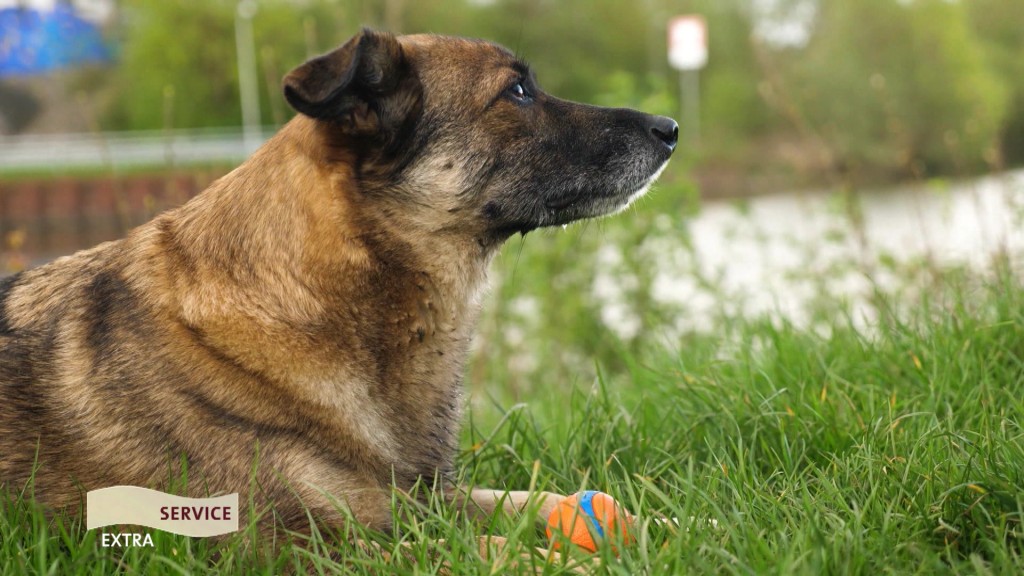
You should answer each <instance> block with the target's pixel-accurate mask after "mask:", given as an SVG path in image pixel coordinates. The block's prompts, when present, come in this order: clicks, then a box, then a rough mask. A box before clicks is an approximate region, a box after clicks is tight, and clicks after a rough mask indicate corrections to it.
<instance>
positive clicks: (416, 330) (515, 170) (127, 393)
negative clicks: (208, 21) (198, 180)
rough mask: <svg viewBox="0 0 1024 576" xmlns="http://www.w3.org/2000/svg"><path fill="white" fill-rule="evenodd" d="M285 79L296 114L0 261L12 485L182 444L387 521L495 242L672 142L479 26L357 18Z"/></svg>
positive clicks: (137, 471) (3, 442)
mask: <svg viewBox="0 0 1024 576" xmlns="http://www.w3.org/2000/svg"><path fill="white" fill-rule="evenodd" d="M516 82H519V83H520V84H521V85H522V86H523V87H525V88H526V89H527V92H526V93H528V94H529V98H528V99H523V98H519V91H518V90H517V89H516V88H515V83H516ZM510 91H511V92H510ZM285 95H286V97H287V98H288V100H289V102H290V103H291V104H292V105H293V106H295V107H296V108H297V109H298V110H299V111H300V112H302V114H300V115H298V116H296V117H295V118H294V119H293V120H292V121H291V122H289V123H288V124H287V125H286V126H284V127H283V128H282V129H281V130H280V132H279V133H278V134H277V135H276V136H274V137H273V138H272V139H271V140H270V141H269V142H267V144H266V145H264V146H263V147H262V148H261V149H259V150H258V151H257V152H256V153H255V154H254V155H253V156H252V158H250V159H249V160H248V161H246V162H245V163H244V164H242V165H241V166H239V167H238V168H237V169H236V170H234V171H233V172H231V173H230V174H228V175H227V176H225V177H223V178H221V179H220V180H218V181H217V182H215V183H214V184H213V185H212V186H211V187H210V188H209V189H207V190H206V191H204V192H203V193H202V194H200V195H199V196H197V197H196V198H194V199H193V200H192V201H190V202H188V203H187V204H185V205H183V206H181V207H179V208H177V209H174V210H171V211H168V212H166V213H164V214H162V215H160V216H158V217H157V218H156V219H154V220H153V221H151V222H149V223H147V224H145V225H143V226H141V227H139V228H137V229H135V230H134V231H133V232H132V233H131V234H130V235H129V236H128V237H127V238H124V239H122V240H118V241H115V242H108V243H106V244H102V245H100V246H97V247H95V248H92V249H90V250H86V251H83V252H79V253H77V254H74V255H72V256H68V257H65V258H61V259H59V260H56V261H54V262H52V263H50V264H47V265H45V266H42V267H40V268H37V269H34V270H29V271H26V272H23V273H21V274H18V275H16V276H13V277H11V278H8V279H5V280H2V281H0V483H3V484H4V486H5V487H6V488H7V489H8V490H12V491H17V490H20V489H21V487H22V486H24V485H25V484H26V483H27V482H28V480H29V476H30V474H32V473H33V472H34V483H33V485H34V494H35V497H36V499H37V500H39V501H41V502H43V503H45V504H46V505H48V506H52V507H62V506H68V505H74V504H77V503H78V502H79V501H80V498H81V494H82V491H84V490H91V489H96V488H101V487H106V486H112V485H118V484H130V485H138V486H149V487H154V488H162V487H166V486H167V483H168V479H169V478H170V477H172V476H173V473H172V474H169V471H173V470H174V469H175V465H176V463H177V462H178V459H179V458H181V457H184V458H185V459H186V461H187V465H188V471H189V476H190V478H191V484H190V489H189V492H190V493H191V494H193V495H206V494H220V493H230V492H242V493H248V489H249V486H250V477H251V476H252V474H253V470H254V469H255V479H256V481H257V483H258V486H259V489H258V491H257V494H256V498H257V502H258V503H259V504H261V505H270V504H273V505H274V506H275V509H276V511H277V515H278V518H279V519H280V520H281V521H282V522H283V523H284V524H285V525H286V526H289V527H292V528H297V529H301V528H302V526H303V525H304V524H305V523H306V516H305V511H304V509H303V506H302V505H300V501H301V503H302V504H304V505H305V506H306V507H309V509H310V510H311V511H312V512H313V514H314V515H315V516H317V517H319V518H321V519H324V520H326V521H328V522H341V521H342V520H343V518H342V516H343V515H342V514H341V513H340V512H339V511H338V510H337V509H336V507H335V505H334V503H332V502H331V498H329V497H327V496H325V494H326V495H330V496H331V497H333V498H337V499H338V501H340V502H341V503H342V504H343V505H344V506H346V507H347V508H348V510H349V511H350V512H351V513H352V514H353V515H354V517H355V518H356V519H358V520H359V521H360V522H363V523H365V524H367V525H369V526H372V527H376V528H382V529H383V528H387V527H388V526H389V523H390V521H391V517H392V515H391V510H390V502H391V492H390V491H391V489H392V486H393V485H394V486H397V487H398V488H400V489H409V488H410V487H411V486H412V485H413V484H414V483H416V482H417V481H421V480H425V481H426V482H427V483H428V484H436V485H437V486H438V487H442V486H444V485H446V484H448V482H449V481H450V480H451V479H452V476H453V457H454V454H455V451H456V445H457V441H458V431H459V421H460V417H461V408H462V398H461V395H462V386H461V375H462V372H463V363H464V361H465V358H466V355H467V351H468V347H469V343H470V339H471V337H472V333H473V327H474V325H475V323H476V318H477V315H478V312H479V307H480V297H481V295H482V293H483V291H484V290H485V288H486V271H487V266H488V263H489V261H490V259H491V257H492V256H493V255H494V254H495V252H496V251H497V249H498V247H499V246H500V245H501V243H502V242H503V241H504V240H505V239H506V238H507V237H508V236H509V235H511V234H513V233H515V232H522V233H525V232H527V231H529V230H532V229H533V228H536V227H539V226H549V225H554V224H560V223H563V222H567V221H570V220H574V219H577V218H584V217H591V216H597V215H601V214H605V213H609V212H612V211H615V210H618V209H621V208H622V207H623V206H625V205H626V204H628V203H629V202H630V201H631V200H632V199H633V198H635V197H636V196H637V195H639V194H640V193H642V192H643V190H644V189H645V187H646V185H647V184H649V183H650V181H651V180H653V177H654V176H655V175H656V173H657V171H658V169H659V168H660V167H661V166H663V165H664V163H665V162H666V161H667V159H668V156H669V155H670V154H671V149H672V147H673V146H674V143H675V135H674V130H675V123H674V122H671V120H668V119H664V118H658V117H651V116H647V115H644V114H641V113H638V112H633V111H627V110H607V109H600V108H594V107H589V106H584V105H579V104H573V103H568V102H563V101H560V100H557V99H554V98H552V97H550V96H548V95H546V94H543V93H542V92H541V91H540V90H539V88H536V85H535V84H534V83H533V80H532V77H531V76H530V75H529V72H528V71H527V70H526V69H525V67H524V65H523V64H521V63H520V62H518V61H517V60H516V59H515V58H513V57H512V56H511V55H510V54H509V53H508V52H507V51H505V50H503V49H501V48H499V47H496V46H494V45H491V44H488V43H485V42H481V41H472V40H464V39H455V38H444V37H436V36H403V37H398V38H396V37H393V36H390V35H386V34H379V33H375V32H370V31H364V32H363V33H361V34H360V35H358V36H356V37H355V38H353V39H352V40H351V41H350V42H348V43H347V44H345V45H344V46H342V47H341V48H339V49H338V50H336V51H334V52H332V53H330V54H327V55H324V56H322V57H320V58H317V59H314V60H312V61H310V62H308V63H306V64H304V65H303V66H301V67H299V68H297V69H296V70H295V71H293V72H292V73H291V74H289V75H288V77H286V79H285ZM669 133H671V134H669ZM652 135H653V136H652ZM257 454H258V465H257V466H255V468H254V459H255V458H256V457H257ZM438 482H439V484H437V483H438ZM457 494H458V492H456V496H455V497H454V498H455V499H456V500H458V499H459V498H458V496H457ZM295 496H298V500H296V498H295ZM527 496H528V495H527V494H526V493H513V494H512V496H511V497H510V499H508V500H506V501H505V503H504V507H505V508H506V509H508V510H510V511H513V510H516V509H518V508H521V507H522V506H523V505H524V504H525V501H526V498H527ZM544 496H545V495H541V501H542V504H543V506H542V515H546V511H547V510H550V508H551V507H552V506H554V499H548V500H547V501H545V500H544V498H543V497H544ZM471 497H472V498H471V499H472V500H473V501H474V502H475V504H476V505H477V506H478V507H479V508H481V509H482V510H483V511H484V512H490V511H493V510H494V509H495V508H496V507H497V506H498V504H497V502H498V498H497V495H496V493H493V492H489V491H474V492H472V493H471Z"/></svg>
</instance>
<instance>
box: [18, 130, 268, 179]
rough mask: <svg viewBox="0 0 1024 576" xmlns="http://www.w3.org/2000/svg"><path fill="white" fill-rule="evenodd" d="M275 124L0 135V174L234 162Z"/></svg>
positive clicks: (261, 142) (252, 147)
mask: <svg viewBox="0 0 1024 576" xmlns="http://www.w3.org/2000/svg"><path fill="white" fill-rule="evenodd" d="M276 130H277V128H276V127H273V126H270V127H262V128H261V129H260V130H259V131H258V132H257V133H256V134H255V135H253V134H252V133H250V134H248V136H249V138H248V140H247V139H246V135H243V132H242V129H241V128H227V129H223V128H213V129H200V130H159V131H150V132H99V133H93V134H42V135H26V136H14V137H11V136H7V137H3V136H0V173H3V172H15V171H33V170H38V171H51V170H52V171H60V170H67V169H82V168H110V169H122V168H131V167H140V166H154V167H158V166H187V165H195V164H206V165H209V164H229V163H238V162H240V161H242V160H244V159H245V158H247V157H248V156H249V155H250V154H252V152H253V151H254V150H255V149H256V148H258V147H259V146H260V145H261V144H263V142H265V141H266V140H267V139H268V138H269V137H270V136H271V135H272V134H273V133H274V132H275V131H276Z"/></svg>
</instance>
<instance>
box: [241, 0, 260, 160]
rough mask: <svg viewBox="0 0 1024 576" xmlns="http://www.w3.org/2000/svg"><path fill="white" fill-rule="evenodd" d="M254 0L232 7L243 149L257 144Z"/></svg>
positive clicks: (248, 151) (252, 147)
mask: <svg viewBox="0 0 1024 576" xmlns="http://www.w3.org/2000/svg"><path fill="white" fill-rule="evenodd" d="M255 15H256V2H255V0H241V1H240V2H239V3H238V9H237V10H236V11H235V45H236V46H235V48H236V50H237V51H238V91H239V94H240V96H241V100H242V137H243V139H244V145H245V151H246V153H247V154H252V153H253V152H254V151H255V150H256V149H257V148H259V146H260V138H261V134H260V93H259V85H258V83H257V81H256V75H257V73H256V46H255V44H256V43H255V41H254V39H253V34H252V18H253V16H255Z"/></svg>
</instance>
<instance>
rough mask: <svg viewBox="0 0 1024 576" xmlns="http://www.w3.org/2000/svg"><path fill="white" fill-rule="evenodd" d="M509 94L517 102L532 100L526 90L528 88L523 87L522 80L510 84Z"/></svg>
mask: <svg viewBox="0 0 1024 576" xmlns="http://www.w3.org/2000/svg"><path fill="white" fill-rule="evenodd" d="M508 94H509V96H511V97H512V99H513V100H515V101H517V102H528V101H529V100H530V95H529V94H528V93H527V92H526V89H525V88H523V83H522V82H516V83H515V84H513V85H512V86H510V87H509V89H508Z"/></svg>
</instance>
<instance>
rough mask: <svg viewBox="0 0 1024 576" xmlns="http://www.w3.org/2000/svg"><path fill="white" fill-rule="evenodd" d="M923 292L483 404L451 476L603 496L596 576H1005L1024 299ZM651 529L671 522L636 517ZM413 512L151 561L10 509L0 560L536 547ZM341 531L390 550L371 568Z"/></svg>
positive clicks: (75, 565) (480, 564)
mask: <svg viewBox="0 0 1024 576" xmlns="http://www.w3.org/2000/svg"><path fill="white" fill-rule="evenodd" d="M930 294H931V295H930V296H929V297H927V298H925V299H922V300H921V301H919V302H917V303H916V306H915V307H913V309H908V310H904V311H903V312H902V313H901V314H898V315H892V316H888V317H887V319H886V320H885V321H884V322H883V323H882V324H881V326H880V328H879V330H878V331H877V333H876V334H875V335H873V336H865V335H862V334H859V333H857V332H856V331H854V330H852V329H850V328H848V327H846V326H845V325H844V322H843V321H842V320H837V321H836V322H835V324H834V325H833V326H832V330H831V334H830V335H828V336H821V335H818V334H819V333H818V332H808V331H803V330H800V329H796V328H793V327H791V326H787V325H785V324H781V325H780V323H778V322H768V321H762V322H758V321H751V322H745V323H739V324H736V325H733V326H731V328H730V330H729V331H728V332H729V334H728V336H704V337H692V338H690V339H689V340H687V342H686V344H687V345H686V346H685V348H683V349H681V350H679V351H676V352H672V353H666V352H662V353H660V354H649V355H648V356H649V357H650V359H649V360H645V361H643V362H640V361H638V360H636V358H638V357H639V356H628V357H627V358H625V360H624V362H625V364H626V367H625V368H624V369H622V370H620V371H617V372H616V373H614V374H602V375H600V376H599V377H598V378H596V379H595V380H594V381H593V382H589V381H588V382H578V383H576V385H570V384H568V383H565V382H560V381H556V380H549V381H545V382H538V383H536V384H535V386H534V390H533V397H532V398H531V400H530V402H529V403H528V404H515V405H513V404H509V403H505V402H504V401H502V400H500V399H497V398H495V397H494V396H498V395H497V394H495V395H492V399H491V400H490V401H484V402H482V403H480V402H478V403H476V405H475V408H474V409H473V410H472V412H471V414H470V418H471V423H470V424H469V425H468V426H467V430H466V433H465V447H466V448H465V451H464V453H463V454H462V458H461V462H462V465H463V467H462V472H463V474H464V475H465V478H466V480H467V481H472V482H475V483H479V484H485V485H490V486H495V487H508V488H514V489H521V488H525V487H527V486H530V485H531V484H533V485H536V486H538V487H539V488H542V489H547V490H553V491H558V492H563V493H571V492H574V491H576V490H578V489H581V488H590V489H599V490H604V491H606V492H609V493H610V494H612V495H613V496H615V497H616V498H617V499H618V500H619V501H620V502H622V503H623V504H625V505H626V506H627V507H628V508H629V509H631V510H633V511H634V512H635V513H637V514H638V516H639V518H640V524H639V526H638V529H637V532H638V535H639V541H638V542H637V543H636V544H634V545H633V546H630V547H627V548H626V549H625V551H624V552H623V553H622V555H621V558H620V559H618V560H615V559H614V558H613V557H612V556H611V555H609V554H608V553H607V551H606V552H604V553H603V554H602V555H603V559H604V563H603V564H602V565H601V566H599V567H596V568H595V572H597V573H616V574H643V573H646V574H692V573H725V574H870V573H893V574H1013V573H1021V571H1022V570H1024V559H1022V554H1024V533H1022V524H1021V520H1022V518H1024V430H1022V427H1021V422H1022V415H1024V290H1022V289H1021V287H1020V286H1019V285H1018V284H1017V282H1016V281H1015V280H1014V278H1013V277H1012V276H1011V275H1010V274H1009V273H1004V274H1001V275H998V276H997V278H995V279H992V280H990V281H986V282H984V283H980V284H979V283H978V282H975V281H972V280H970V279H969V278H965V277H962V276H953V277H951V278H949V279H946V280H945V281H943V282H942V283H941V286H939V287H938V288H936V290H935V291H933V292H931V293H930ZM737 343H739V345H736V344H737ZM620 360H622V359H620ZM406 507H407V508H408V505H407V506H406ZM662 515H663V516H668V517H676V518H679V519H680V520H681V525H680V526H679V527H678V528H675V527H664V526H657V525H655V524H653V523H652V522H651V519H652V518H654V517H658V516H662ZM412 518H413V519H411V520H406V521H402V522H400V524H399V527H400V530H399V531H398V532H396V533H395V534H371V533H367V532H365V531H363V530H362V529H360V528H358V527H348V528H346V529H345V530H346V532H344V533H342V534H336V533H330V532H326V531H325V532H322V533H321V532H316V533H314V536H313V537H312V538H311V539H309V540H306V541H303V542H301V543H300V544H301V545H290V544H285V545H283V546H281V547H280V551H279V553H278V554H277V555H272V554H270V552H269V548H268V547H265V546H260V545H256V546H253V545H251V544H250V543H249V541H248V540H247V539H246V538H245V537H244V536H242V535H240V536H236V537H233V538H231V539H229V540H227V541H226V542H224V543H221V544H219V545H217V544H215V543H214V542H213V541H208V540H202V539H190V538H186V537H177V536H172V535H168V534H163V533H157V532H155V531H150V532H151V533H152V534H153V536H154V540H155V543H156V545H155V547H154V548H141V549H139V548H135V549H124V550H121V549H110V548H101V547H100V546H99V545H98V536H97V534H96V533H95V532H86V531H85V530H84V529H83V527H82V525H81V523H80V521H79V520H74V519H66V518H57V519H47V517H46V516H45V515H43V514H42V513H41V512H40V511H39V510H38V509H37V508H36V507H35V506H33V505H32V504H30V503H25V502H15V503H6V504H5V505H4V508H3V510H2V513H0V567H2V569H3V572H4V573H7V574H94V573H95V574H107V573H111V572H123V573H139V574H141V573H145V574H189V573H222V572H224V573H265V574H278V573H282V572H288V571H296V572H299V573H302V572H313V573H347V574H383V573H393V572H394V573H406V574H413V573H432V572H435V571H437V570H439V569H440V566H441V565H442V564H443V563H444V562H449V563H450V564H451V565H452V566H453V567H454V568H455V570H454V572H455V573H458V574H477V573H516V569H515V568H514V567H513V566H512V565H511V563H504V564H503V563H501V562H500V561H499V562H498V565H497V566H492V564H491V563H489V562H487V561H484V560H481V559H480V558H479V557H478V556H477V554H476V552H475V541H476V540H475V539H476V538H477V536H479V535H482V534H487V533H495V534H501V535H505V536H508V537H510V538H511V540H512V541H513V542H514V543H515V545H516V546H522V547H523V548H524V549H525V548H526V547H529V546H544V545H545V542H544V538H543V536H542V535H540V534H538V533H537V532H536V531H535V530H534V528H533V526H532V524H531V521H532V519H531V518H525V519H522V520H508V519H499V520H496V521H495V522H493V523H492V524H491V525H488V526H474V525H471V524H469V523H467V522H466V521H464V520H462V519H461V518H460V517H458V516H456V515H455V513H454V512H453V511H451V510H448V509H445V508H444V507H443V506H441V505H440V504H438V503H436V502H431V503H430V504H429V505H428V506H426V507H422V508H420V509H418V511H417V513H415V514H413V516H412ZM716 523H717V526H715V524H716ZM250 531H251V530H250ZM352 536H357V537H359V538H363V539H365V540H369V541H374V542H377V543H379V545H380V546H381V547H382V548H383V549H384V550H391V551H395V550H399V549H402V548H401V546H403V545H404V546H407V548H405V550H406V556H403V557H402V558H400V559H398V560H396V561H393V562H385V561H384V560H383V559H382V557H381V556H380V555H379V554H376V553H367V552H365V551H363V550H361V549H359V548H357V547H356V546H355V545H353V544H351V541H352V540H353V538H352ZM440 539H443V540H444V541H445V543H444V544H442V545H439V544H437V541H438V540H440ZM518 570H519V572H521V573H532V571H533V570H542V571H546V573H549V574H556V573H564V572H566V570H567V568H566V567H565V566H561V565H550V566H546V567H545V566H544V565H543V563H541V562H540V561H539V560H536V564H535V565H533V566H530V565H529V563H527V564H526V565H522V564H521V565H520V567H519V569H518Z"/></svg>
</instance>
